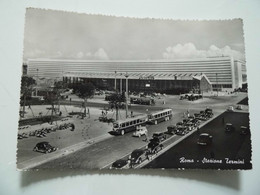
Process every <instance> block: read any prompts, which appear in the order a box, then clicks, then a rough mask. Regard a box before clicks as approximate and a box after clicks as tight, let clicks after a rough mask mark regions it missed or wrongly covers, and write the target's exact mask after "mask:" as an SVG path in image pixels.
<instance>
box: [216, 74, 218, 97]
mask: <svg viewBox="0 0 260 195" xmlns="http://www.w3.org/2000/svg"><path fill="white" fill-rule="evenodd" d="M216 83H217V84H216V87H217V96H218V73H216Z"/></svg>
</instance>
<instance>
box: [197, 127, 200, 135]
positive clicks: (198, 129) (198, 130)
mask: <svg viewBox="0 0 260 195" xmlns="http://www.w3.org/2000/svg"><path fill="white" fill-rule="evenodd" d="M197 132H198V134H200V127H199V126H198V127H197Z"/></svg>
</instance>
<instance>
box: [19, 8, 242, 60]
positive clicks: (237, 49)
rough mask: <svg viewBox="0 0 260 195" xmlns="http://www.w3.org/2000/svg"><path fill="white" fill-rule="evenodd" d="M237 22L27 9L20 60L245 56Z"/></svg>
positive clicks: (239, 22)
mask: <svg viewBox="0 0 260 195" xmlns="http://www.w3.org/2000/svg"><path fill="white" fill-rule="evenodd" d="M244 50H245V47H244V37H243V21H242V20H241V19H233V20H214V21H213V20H210V21H192V20H190V21H187V20H185V21H182V20H161V19H147V18H146V19H133V18H127V17H113V16H102V15H88V14H77V13H71V12H64V11H53V10H44V9H34V8H28V9H27V11H26V21H25V32H24V61H26V60H27V59H28V58H32V59H35V58H50V59H78V60H158V59H183V58H185V59H187V58H204V57H214V56H223V55H224V56H233V57H234V58H237V59H242V60H244V59H245V51H244Z"/></svg>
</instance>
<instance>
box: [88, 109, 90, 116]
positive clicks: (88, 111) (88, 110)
mask: <svg viewBox="0 0 260 195" xmlns="http://www.w3.org/2000/svg"><path fill="white" fill-rule="evenodd" d="M88 118H90V112H89V108H88Z"/></svg>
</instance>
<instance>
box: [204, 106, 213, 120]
mask: <svg viewBox="0 0 260 195" xmlns="http://www.w3.org/2000/svg"><path fill="white" fill-rule="evenodd" d="M205 114H206V116H208V117H209V118H212V117H213V110H212V109H211V108H207V109H206V110H205Z"/></svg>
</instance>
